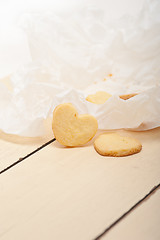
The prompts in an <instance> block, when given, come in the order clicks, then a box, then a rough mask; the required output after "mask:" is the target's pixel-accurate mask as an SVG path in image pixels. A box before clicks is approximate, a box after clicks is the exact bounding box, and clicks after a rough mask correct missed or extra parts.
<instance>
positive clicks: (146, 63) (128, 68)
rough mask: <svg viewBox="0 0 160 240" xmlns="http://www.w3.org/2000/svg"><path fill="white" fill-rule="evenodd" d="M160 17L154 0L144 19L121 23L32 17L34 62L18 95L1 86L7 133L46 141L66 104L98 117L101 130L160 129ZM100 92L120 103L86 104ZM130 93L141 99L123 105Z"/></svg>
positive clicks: (85, 16) (79, 16)
mask: <svg viewBox="0 0 160 240" xmlns="http://www.w3.org/2000/svg"><path fill="white" fill-rule="evenodd" d="M106 7H107V6H106ZM159 12H160V2H159V1H158V0H155V1H152V0H148V1H146V2H145V4H144V7H143V9H142V10H141V11H140V12H139V13H138V14H137V15H136V16H134V17H133V16H129V15H127V14H126V15H125V16H123V17H122V18H120V19H119V20H116V21H113V20H112V21H110V20H109V19H107V18H106V16H105V9H101V8H99V9H98V8H95V7H94V6H88V7H85V8H80V7H79V8H75V9H74V11H73V10H72V12H69V10H68V11H66V12H63V13H62V12H47V13H42V12H41V13H36V14H34V13H32V14H27V15H25V16H24V18H23V21H22V22H21V26H22V27H23V29H24V30H25V32H26V34H27V36H28V44H29V48H30V52H31V55H32V62H30V63H28V64H27V65H24V66H23V67H21V68H20V69H19V70H18V71H17V72H15V73H13V74H12V76H11V78H10V79H11V85H12V91H10V90H8V89H7V88H6V86H5V85H4V84H1V85H0V115H1V118H0V128H1V129H2V130H3V131H4V132H6V133H13V134H18V135H21V136H39V135H44V134H45V128H44V121H45V119H46V118H48V117H52V112H53V110H54V108H55V106H56V105H58V104H60V103H63V102H71V103H73V104H74V105H75V106H76V108H77V110H78V112H79V113H80V114H81V113H89V114H92V115H94V116H95V117H96V118H97V120H98V124H99V125H98V126H99V129H119V128H125V129H135V130H147V129H151V128H155V127H157V126H160V68H159V64H160V34H159V33H160V15H159ZM110 74H112V76H110ZM99 90H103V91H107V92H108V93H110V94H112V97H111V98H110V99H109V100H108V101H107V102H106V103H104V104H102V105H95V104H93V103H90V102H87V101H86V100H85V97H86V96H87V95H88V94H90V93H95V92H96V91H99ZM128 93H139V94H138V95H137V96H135V97H133V98H131V99H129V100H127V101H124V100H122V99H120V98H119V95H121V94H128Z"/></svg>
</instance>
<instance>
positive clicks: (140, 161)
mask: <svg viewBox="0 0 160 240" xmlns="http://www.w3.org/2000/svg"><path fill="white" fill-rule="evenodd" d="M120 132H121V133H122V134H123V131H120ZM125 134H127V135H132V136H134V137H137V138H138V139H139V140H140V141H141V142H142V144H143V150H142V151H141V152H140V153H139V154H136V155H133V156H128V157H122V158H112V157H103V156H100V155H98V154H97V153H96V152H95V150H94V148H93V145H92V143H91V144H88V145H87V146H85V147H79V148H64V147H61V146H60V145H59V144H58V143H57V142H55V143H53V144H51V145H49V146H47V147H45V148H44V149H42V150H41V151H39V152H37V153H36V154H34V155H33V156H32V157H30V158H28V159H26V160H25V161H23V162H22V163H20V164H18V165H17V166H16V167H13V168H12V169H10V170H9V171H7V172H5V173H4V174H2V175H1V176H0V199H1V204H0V216H1V218H0V238H1V239H2V240H10V239H12V240H13V239H17V240H18V239H23V240H25V239H26V240H28V239H30V238H32V239H39V240H41V239H47V240H50V239H58V240H59V239H60V240H61V239H62V240H63V239H70V240H72V239H74V240H75V239H76V240H79V239H80V240H81V239H83V240H85V239H93V238H94V237H96V236H97V235H99V234H100V233H101V232H102V231H103V230H104V229H105V228H106V227H107V226H108V225H110V224H111V223H112V222H113V221H115V220H116V219H117V218H118V217H119V216H120V215H122V214H123V213H124V212H125V211H126V210H128V209H129V208H130V207H131V206H132V205H134V204H135V203H136V202H137V201H138V200H139V199H140V198H142V197H143V196H145V195H146V193H148V192H149V191H150V190H151V189H152V188H153V186H155V185H157V184H158V183H159V182H160V161H159V155H160V148H159V143H160V141H159V140H160V128H158V129H154V130H150V131H146V132H127V133H125Z"/></svg>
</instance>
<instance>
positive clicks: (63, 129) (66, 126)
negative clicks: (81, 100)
mask: <svg viewBox="0 0 160 240" xmlns="http://www.w3.org/2000/svg"><path fill="white" fill-rule="evenodd" d="M52 129H53V133H54V136H55V138H56V140H57V141H58V142H59V143H61V144H62V145H65V146H70V147H73V146H80V145H83V144H85V143H87V142H89V141H90V140H91V139H92V138H93V137H94V135H95V134H96V132H97V129H98V123H97V120H96V118H95V117H93V116H91V115H88V114H82V115H78V112H77V110H76V108H75V107H74V106H73V105H72V104H71V103H63V104H60V105H58V106H57V107H56V108H55V110H54V112H53V121H52Z"/></svg>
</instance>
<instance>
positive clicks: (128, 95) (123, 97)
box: [119, 93, 138, 100]
mask: <svg viewBox="0 0 160 240" xmlns="http://www.w3.org/2000/svg"><path fill="white" fill-rule="evenodd" d="M136 95H138V93H130V94H125V95H121V96H119V97H120V98H121V99H123V100H128V99H130V98H132V97H134V96H136Z"/></svg>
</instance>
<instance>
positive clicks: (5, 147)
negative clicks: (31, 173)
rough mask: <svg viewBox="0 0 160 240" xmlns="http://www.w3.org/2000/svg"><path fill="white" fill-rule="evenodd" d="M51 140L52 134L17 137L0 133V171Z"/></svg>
mask: <svg viewBox="0 0 160 240" xmlns="http://www.w3.org/2000/svg"><path fill="white" fill-rule="evenodd" d="M52 138H53V135H52V133H49V134H47V135H46V136H44V137H36V138H29V137H19V136H15V135H11V134H5V133H3V132H2V131H0V146H1V147H0V156H1V157H0V171H2V170H3V169H5V168H6V167H8V166H9V165H11V164H12V163H14V162H16V161H17V160H18V159H19V158H22V157H24V156H26V155H27V154H29V153H30V152H32V151H34V150H35V149H37V148H38V147H40V146H41V145H43V144H45V143H46V142H48V141H49V140H50V139H52Z"/></svg>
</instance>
